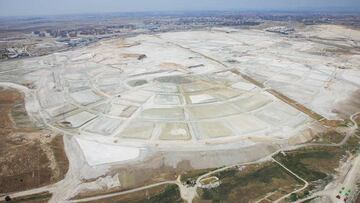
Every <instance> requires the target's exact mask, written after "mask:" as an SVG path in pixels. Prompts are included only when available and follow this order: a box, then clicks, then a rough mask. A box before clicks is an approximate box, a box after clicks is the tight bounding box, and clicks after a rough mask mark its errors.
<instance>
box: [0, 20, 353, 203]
mask: <svg viewBox="0 0 360 203" xmlns="http://www.w3.org/2000/svg"><path fill="white" fill-rule="evenodd" d="M274 29H275V28H273V29H271V30H274ZM295 30H296V31H294V33H291V34H288V35H284V34H279V33H277V32H273V31H271V32H270V31H269V29H260V28H258V27H257V28H256V29H255V28H254V29H234V28H212V29H204V30H197V31H181V32H167V33H161V34H153V35H138V36H135V37H129V38H125V39H110V40H104V41H99V42H97V43H95V44H92V45H90V46H87V47H83V48H78V49H74V50H71V51H65V52H59V53H54V54H50V55H47V56H41V57H34V58H26V59H21V60H11V61H5V62H2V63H0V73H1V74H0V85H1V86H3V87H5V88H12V89H17V90H19V91H20V92H22V93H24V95H25V106H26V111H27V113H28V115H29V118H30V119H31V121H32V122H33V123H34V124H35V125H37V126H42V127H44V128H47V129H48V130H51V131H53V132H56V133H58V134H64V135H65V136H64V145H65V151H66V154H67V156H68V159H69V171H68V173H67V174H66V176H65V179H64V180H62V181H60V182H58V183H56V184H53V185H51V186H49V187H48V188H46V189H45V191H48V192H51V193H52V197H51V201H54V202H56V201H64V200H70V199H72V201H75V202H76V201H81V200H82V198H85V199H83V200H84V201H85V200H86V201H87V200H89V201H90V200H96V199H91V198H90V199H86V198H87V197H89V196H91V195H90V194H91V193H92V192H98V191H102V194H103V193H104V191H103V190H104V188H105V191H106V192H109V191H119V190H121V191H123V190H126V189H132V188H137V187H140V186H144V185H149V184H153V183H156V182H159V180H160V181H169V182H166V184H178V185H179V182H175V180H176V177H177V175H178V174H181V173H182V172H184V171H189V170H198V169H208V168H213V169H215V168H219V167H222V166H232V165H234V164H241V163H252V162H256V161H258V160H261V159H263V158H265V159H269V158H271V156H272V155H273V154H274V153H277V152H279V151H281V150H283V149H288V150H289V149H291V148H294V149H295V148H296V147H297V146H299V145H303V144H304V143H308V142H310V141H312V140H314V139H315V138H317V136H318V135H319V134H320V133H326V132H329V131H330V130H331V129H333V128H339V127H344V126H345V127H346V126H347V125H351V120H350V118H351V116H352V115H354V114H356V113H357V112H359V111H360V103H359V101H360V89H359V87H360V69H359V64H360V55H359V53H360V45H359V43H360V31H358V30H355V29H350V28H346V27H343V26H336V25H313V26H301V27H299V28H296V29H295ZM349 123H350V124H349ZM344 131H345V130H344ZM271 166H272V165H271ZM272 167H274V170H283V169H282V167H280V166H276V167H275V166H272ZM157 169H159V170H160V169H161V170H160V171H161V172H160V174H163V175H160V176H159V177H155V174H157V172H156V170H157ZM129 170H134V171H133V172H130V171H129ZM131 173H133V174H132V175H133V176H135V175H136V176H141V174H143V173H144V174H145V175H144V177H136V178H129V177H132V176H131V175H129V174H131ZM282 173H284V174H285V175H284V176H282V177H283V178H289V177H290V175H289V174H287V173H285V172H282ZM151 176H154V177H151ZM288 176H289V177H288ZM292 178H294V177H292ZM296 178H297V177H296V176H295V178H294V179H290V180H288V182H291V183H293V184H295V183H296ZM214 180H216V181H219V179H218V178H217V177H216V178H215V179H214ZM171 181H172V182H171ZM297 181H298V180H297ZM300 182H301V181H300ZM285 183H286V180H283V182H281V184H285ZM164 184H165V183H164ZM201 184H203V183H201ZM219 184H220V187H221V180H220V183H219ZM215 185H218V183H216V184H215ZM157 186H160V185H157ZM190 188H191V187H190ZM296 188H299V187H295V186H294V188H293V189H294V190H295V189H296ZM195 190H196V189H194V190H193V191H192V190H191V189H186V188H185V187H184V188H183V186H180V192H181V197H182V198H183V199H186V200H188V201H189V202H190V201H192V199H193V198H194V196H195V193H196V191H195ZM165 191H168V190H165ZM184 191H185V192H184ZM290 191H291V190H290ZM290 191H288V192H290ZM106 192H105V193H106ZM175 192H176V191H175ZM19 196H21V195H19ZM106 197H107V196H106ZM109 197H110V196H109ZM103 198H105V196H104V197H103Z"/></svg>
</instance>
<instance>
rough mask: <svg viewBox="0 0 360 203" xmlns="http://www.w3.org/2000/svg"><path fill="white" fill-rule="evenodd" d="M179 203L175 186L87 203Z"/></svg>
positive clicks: (178, 192) (159, 187)
mask: <svg viewBox="0 0 360 203" xmlns="http://www.w3.org/2000/svg"><path fill="white" fill-rule="evenodd" d="M92 202H93V203H95V202H96V203H106V202H117V203H167V202H171V203H177V202H178V203H180V202H183V201H182V199H181V196H180V191H179V189H178V186H177V185H162V186H157V187H154V188H150V189H146V190H142V191H139V192H134V193H129V194H125V195H119V196H115V197H110V198H105V199H102V200H96V201H89V203H92Z"/></svg>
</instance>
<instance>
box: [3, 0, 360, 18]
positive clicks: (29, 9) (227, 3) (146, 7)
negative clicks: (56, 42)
mask: <svg viewBox="0 0 360 203" xmlns="http://www.w3.org/2000/svg"><path fill="white" fill-rule="evenodd" d="M188 10H289V11H294V10H295V11H296V10H319V11H342V10H344V11H345V10H346V11H349V10H351V11H359V12H360V0H0V16H28V15H58V14H81V13H105V12H133V11H188Z"/></svg>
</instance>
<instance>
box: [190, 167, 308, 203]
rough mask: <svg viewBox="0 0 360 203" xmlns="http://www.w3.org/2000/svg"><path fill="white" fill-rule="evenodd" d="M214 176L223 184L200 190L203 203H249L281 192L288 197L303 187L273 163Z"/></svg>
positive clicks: (298, 181)
mask: <svg viewBox="0 0 360 203" xmlns="http://www.w3.org/2000/svg"><path fill="white" fill-rule="evenodd" d="M214 175H216V176H217V177H218V178H219V179H220V181H221V184H220V186H219V187H216V188H212V189H199V195H200V197H201V199H202V200H211V201H212V202H249V201H254V200H257V199H259V198H261V197H263V196H264V195H266V194H267V193H269V192H275V191H277V192H282V193H284V194H286V193H288V192H291V191H293V190H294V189H295V188H296V187H297V186H299V185H301V184H303V183H302V182H300V180H296V179H295V178H294V177H292V176H291V175H289V174H288V173H287V171H285V170H284V169H283V168H282V167H281V166H279V165H278V164H276V163H273V162H269V163H265V164H261V165H251V166H247V167H246V168H245V169H243V170H239V169H229V170H226V171H222V172H219V173H217V174H214ZM197 201H199V200H197Z"/></svg>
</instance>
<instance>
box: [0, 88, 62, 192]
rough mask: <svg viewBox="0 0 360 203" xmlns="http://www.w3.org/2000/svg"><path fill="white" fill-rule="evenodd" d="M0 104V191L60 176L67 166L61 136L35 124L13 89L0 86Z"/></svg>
mask: <svg viewBox="0 0 360 203" xmlns="http://www.w3.org/2000/svg"><path fill="white" fill-rule="evenodd" d="M0 107H1V108H0V137H1V139H2V142H1V143H0V153H1V154H2V156H1V157H0V166H1V170H0V185H1V187H0V193H9V192H14V191H21V190H27V189H31V188H34V187H39V186H43V185H47V184H50V183H54V182H57V181H59V180H61V179H62V178H63V177H64V175H65V173H66V171H67V168H68V161H67V158H66V155H65V152H64V147H63V141H62V136H52V135H51V134H50V133H49V132H46V131H44V130H42V129H39V128H37V127H36V126H34V125H33V124H32V122H31V121H30V120H29V118H28V116H27V113H26V111H25V107H24V96H23V95H22V94H21V93H19V92H18V91H16V90H14V89H3V88H2V89H0Z"/></svg>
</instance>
